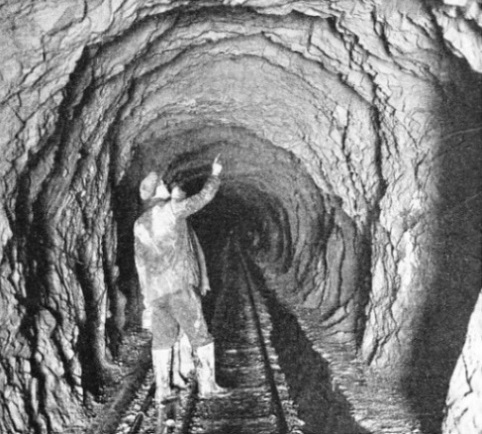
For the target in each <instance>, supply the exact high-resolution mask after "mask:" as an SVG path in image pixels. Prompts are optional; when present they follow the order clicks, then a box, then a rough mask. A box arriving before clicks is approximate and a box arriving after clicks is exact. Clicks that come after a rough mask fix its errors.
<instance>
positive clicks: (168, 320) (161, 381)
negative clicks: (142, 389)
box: [151, 300, 179, 405]
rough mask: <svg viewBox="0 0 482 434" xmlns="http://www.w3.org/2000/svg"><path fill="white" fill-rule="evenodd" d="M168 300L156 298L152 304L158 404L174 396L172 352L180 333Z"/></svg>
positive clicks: (153, 361)
mask: <svg viewBox="0 0 482 434" xmlns="http://www.w3.org/2000/svg"><path fill="white" fill-rule="evenodd" d="M165 301H166V300H156V302H154V303H153V306H152V328H151V331H152V366H153V369H154V375H155V377H156V396H155V400H156V403H157V404H158V405H162V404H163V402H164V401H166V400H168V399H169V398H171V397H172V390H171V369H172V352H173V347H174V344H175V342H176V340H177V338H178V335H179V326H178V324H177V321H176V320H175V318H174V317H173V316H172V315H171V313H170V311H169V306H168V304H167V303H165Z"/></svg>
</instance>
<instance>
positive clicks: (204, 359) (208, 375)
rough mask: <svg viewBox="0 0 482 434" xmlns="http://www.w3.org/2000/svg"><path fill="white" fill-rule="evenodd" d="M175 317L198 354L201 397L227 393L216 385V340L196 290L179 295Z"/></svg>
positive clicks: (176, 300)
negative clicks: (207, 322) (209, 327)
mask: <svg viewBox="0 0 482 434" xmlns="http://www.w3.org/2000/svg"><path fill="white" fill-rule="evenodd" d="M173 306H175V309H174V311H175V316H176V319H177V321H178V322H179V325H180V327H181V329H182V330H183V331H184V332H185V333H186V335H187V336H188V338H189V340H190V342H191V345H192V347H193V349H194V350H195V352H196V355H197V359H198V362H199V367H198V370H197V377H198V388H199V394H200V396H201V397H208V396H210V395H214V394H224V393H227V390H226V389H223V388H222V387H220V386H218V385H217V383H216V371H215V360H214V340H213V337H212V336H211V335H210V333H209V331H208V328H207V325H206V321H205V320H204V316H203V312H202V306H201V300H200V299H199V297H198V296H197V295H196V294H195V292H194V290H193V289H192V290H191V291H189V292H188V291H184V292H182V293H179V296H178V297H176V299H175V301H174V302H173Z"/></svg>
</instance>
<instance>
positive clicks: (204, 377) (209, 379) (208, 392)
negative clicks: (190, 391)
mask: <svg viewBox="0 0 482 434" xmlns="http://www.w3.org/2000/svg"><path fill="white" fill-rule="evenodd" d="M196 353H197V357H198V361H199V367H198V372H197V377H198V389H199V396H200V397H201V398H208V397H210V396H221V395H227V394H229V393H230V391H229V390H228V389H224V388H223V387H220V386H218V385H217V383H216V371H215V363H214V343H210V344H207V345H204V346H202V347H199V348H198V349H197V351H196Z"/></svg>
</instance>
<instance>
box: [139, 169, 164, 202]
mask: <svg viewBox="0 0 482 434" xmlns="http://www.w3.org/2000/svg"><path fill="white" fill-rule="evenodd" d="M158 180H159V175H158V174H157V173H156V172H150V173H149V175H147V176H146V177H145V178H144V180H143V181H142V182H141V187H140V189H139V193H140V196H141V199H142V200H148V199H150V198H151V197H152V196H153V195H154V193H155V191H156V186H157V182H158Z"/></svg>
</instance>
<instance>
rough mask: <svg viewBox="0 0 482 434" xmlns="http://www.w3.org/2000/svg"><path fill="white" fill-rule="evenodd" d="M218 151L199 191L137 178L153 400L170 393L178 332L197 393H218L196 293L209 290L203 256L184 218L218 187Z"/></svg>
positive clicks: (139, 260) (138, 250)
mask: <svg viewBox="0 0 482 434" xmlns="http://www.w3.org/2000/svg"><path fill="white" fill-rule="evenodd" d="M221 171H222V165H221V164H220V162H219V156H217V157H216V159H215V160H214V162H213V164H212V174H211V176H210V177H209V179H208V180H207V182H206V184H205V185H204V187H203V189H202V190H201V192H199V193H198V194H196V195H194V196H191V197H189V198H186V194H185V193H184V192H183V191H182V189H181V188H180V187H179V186H174V188H173V189H172V194H169V191H168V189H167V187H166V185H165V184H164V182H163V180H162V179H160V178H159V176H158V175H157V174H156V173H155V172H151V173H150V174H149V175H148V176H147V177H146V178H145V179H144V180H143V181H142V183H141V186H140V196H141V199H142V200H143V201H144V205H145V206H144V212H143V214H142V215H141V216H140V217H139V219H138V220H136V222H135V224H134V236H135V260H136V266H137V271H138V275H139V281H140V286H141V291H142V294H143V296H144V304H145V310H144V313H143V319H142V322H143V327H144V328H148V329H150V330H151V332H152V360H153V366H154V372H155V376H156V396H155V399H156V401H157V404H158V405H159V406H160V407H161V411H162V407H163V406H164V405H165V402H166V400H167V399H169V398H170V396H171V384H170V371H171V363H172V359H171V357H172V348H173V345H174V344H175V343H176V341H177V340H178V337H179V333H180V330H182V332H184V333H185V334H186V335H187V336H188V338H189V341H190V343H191V346H192V348H193V349H194V350H195V353H196V356H197V359H198V362H199V367H198V371H197V377H198V388H199V394H200V396H201V397H208V396H210V395H212V394H219V393H223V392H224V389H222V388H220V387H219V386H218V385H217V384H216V381H215V370H214V342H213V338H212V336H211V335H210V334H209V332H208V329H207V325H206V322H205V320H204V317H203V313H202V306H201V300H200V295H199V292H201V293H205V291H207V290H208V289H209V283H208V281H207V274H206V269H205V267H206V266H205V263H204V256H203V254H202V250H200V246H199V244H198V241H197V239H196V238H195V234H194V232H193V231H192V230H191V229H190V228H189V226H188V223H187V220H186V219H187V217H188V216H190V215H191V214H193V213H195V212H197V211H199V210H200V209H201V208H203V207H204V206H205V205H206V204H208V203H209V202H210V201H211V200H212V199H213V198H214V196H215V194H216V192H217V191H218V189H219V185H220V180H219V174H220V173H221Z"/></svg>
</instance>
